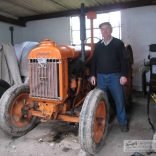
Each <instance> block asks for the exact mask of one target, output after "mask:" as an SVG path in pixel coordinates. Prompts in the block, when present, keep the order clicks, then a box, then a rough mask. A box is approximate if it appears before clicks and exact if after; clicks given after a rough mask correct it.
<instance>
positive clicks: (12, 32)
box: [9, 26, 14, 45]
mask: <svg viewBox="0 0 156 156" xmlns="http://www.w3.org/2000/svg"><path fill="white" fill-rule="evenodd" d="M9 30H10V32H11V44H12V45H14V27H13V26H11V27H9Z"/></svg>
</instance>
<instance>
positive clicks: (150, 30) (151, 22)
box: [0, 6, 156, 90]
mask: <svg viewBox="0 0 156 156" xmlns="http://www.w3.org/2000/svg"><path fill="white" fill-rule="evenodd" d="M155 16H156V6H147V7H138V8H132V9H125V10H122V11H121V23H122V39H123V41H124V42H126V43H129V44H131V45H132V48H133V52H134V66H133V71H134V73H133V86H134V88H136V89H137V90H141V73H142V69H143V63H144V59H145V58H147V55H148V53H149V50H148V45H149V44H152V43H156V20H155ZM9 26H10V25H8V24H4V23H0V41H4V42H10V31H9ZM14 29H15V30H14V41H15V43H20V42H23V41H41V40H42V39H44V38H50V39H53V40H54V41H56V42H57V43H60V44H70V18H69V17H62V18H53V19H47V20H38V21H32V22H28V23H27V27H17V26H15V27H14Z"/></svg>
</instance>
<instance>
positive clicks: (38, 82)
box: [29, 59, 59, 99]
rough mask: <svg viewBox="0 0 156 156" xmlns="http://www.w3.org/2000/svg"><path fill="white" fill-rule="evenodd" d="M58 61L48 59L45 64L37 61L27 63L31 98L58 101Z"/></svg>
mask: <svg viewBox="0 0 156 156" xmlns="http://www.w3.org/2000/svg"><path fill="white" fill-rule="evenodd" d="M58 63H59V61H58V60H55V59H48V60H47V63H46V64H40V63H38V61H37V59H34V60H30V61H29V71H30V95H31V96H32V97H39V98H48V99H59V88H58V87H59V85H58Z"/></svg>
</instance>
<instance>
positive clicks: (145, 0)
mask: <svg viewBox="0 0 156 156" xmlns="http://www.w3.org/2000/svg"><path fill="white" fill-rule="evenodd" d="M153 1H154V0H134V1H131V2H122V3H115V4H107V5H100V6H95V7H87V8H85V12H88V11H103V12H108V11H114V10H120V9H127V8H134V7H141V6H148V5H153V3H152V2H153ZM74 15H80V9H73V10H68V11H61V12H55V13H47V14H41V15H34V16H27V17H21V18H19V20H21V21H24V22H27V21H32V20H42V19H49V18H57V17H65V16H74Z"/></svg>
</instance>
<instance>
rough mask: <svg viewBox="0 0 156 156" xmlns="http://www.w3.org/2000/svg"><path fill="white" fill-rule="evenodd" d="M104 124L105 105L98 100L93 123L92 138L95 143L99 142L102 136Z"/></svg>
mask: <svg viewBox="0 0 156 156" xmlns="http://www.w3.org/2000/svg"><path fill="white" fill-rule="evenodd" d="M105 126H106V105H105V102H104V101H102V100H101V101H100V102H99V103H98V106H97V108H96V112H95V117H94V125H93V139H94V142H95V143H96V144H98V143H100V141H101V139H102V138H103V135H104V131H105Z"/></svg>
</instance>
